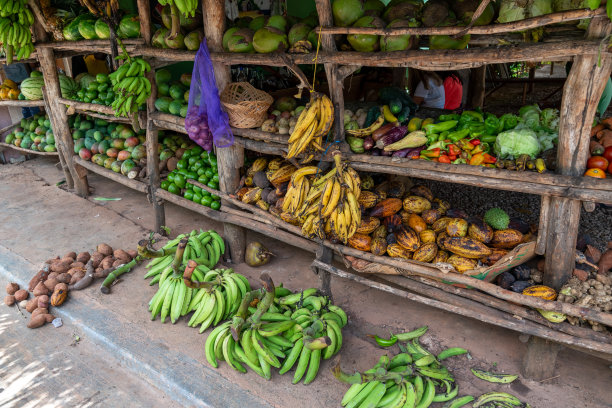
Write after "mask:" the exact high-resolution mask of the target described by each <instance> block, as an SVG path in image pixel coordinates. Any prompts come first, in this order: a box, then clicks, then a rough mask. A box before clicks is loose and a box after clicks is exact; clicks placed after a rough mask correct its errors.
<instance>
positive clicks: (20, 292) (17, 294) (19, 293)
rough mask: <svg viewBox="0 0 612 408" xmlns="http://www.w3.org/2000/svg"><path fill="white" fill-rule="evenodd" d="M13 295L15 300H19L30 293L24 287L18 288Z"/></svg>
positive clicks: (24, 298) (25, 297)
mask: <svg viewBox="0 0 612 408" xmlns="http://www.w3.org/2000/svg"><path fill="white" fill-rule="evenodd" d="M14 296H15V300H16V301H17V302H21V301H22V300H26V299H27V298H28V297H30V294H29V293H28V291H27V290H25V289H19V290H18V291H17V292H15V295H14Z"/></svg>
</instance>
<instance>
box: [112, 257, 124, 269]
mask: <svg viewBox="0 0 612 408" xmlns="http://www.w3.org/2000/svg"><path fill="white" fill-rule="evenodd" d="M124 263H125V261H124V260H123V259H115V262H113V265H112V267H113V268H117V267H118V266H121V265H123V264H124Z"/></svg>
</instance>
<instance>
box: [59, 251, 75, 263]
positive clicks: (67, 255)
mask: <svg viewBox="0 0 612 408" xmlns="http://www.w3.org/2000/svg"><path fill="white" fill-rule="evenodd" d="M76 257H77V254H76V252H74V251H71V252H68V253H67V254H66V255H64V256H63V257H62V258H72V260H73V261H74V260H75V259H76Z"/></svg>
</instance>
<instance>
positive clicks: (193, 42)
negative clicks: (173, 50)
mask: <svg viewBox="0 0 612 408" xmlns="http://www.w3.org/2000/svg"><path fill="white" fill-rule="evenodd" d="M203 39H204V31H202V30H201V29H200V30H194V31H192V32H190V33H189V34H187V35H186V36H185V47H186V48H187V49H188V50H189V51H196V50H197V49H198V48H200V43H201V42H202V40H203Z"/></svg>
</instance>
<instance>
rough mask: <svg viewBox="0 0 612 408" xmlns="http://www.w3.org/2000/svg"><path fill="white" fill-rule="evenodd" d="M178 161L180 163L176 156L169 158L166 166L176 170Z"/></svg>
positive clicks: (169, 169) (170, 169)
mask: <svg viewBox="0 0 612 408" xmlns="http://www.w3.org/2000/svg"><path fill="white" fill-rule="evenodd" d="M177 163H178V159H177V158H176V157H171V158H169V159H168V161H167V162H166V167H167V168H168V171H174V170H176V164H177Z"/></svg>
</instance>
